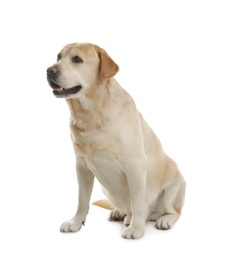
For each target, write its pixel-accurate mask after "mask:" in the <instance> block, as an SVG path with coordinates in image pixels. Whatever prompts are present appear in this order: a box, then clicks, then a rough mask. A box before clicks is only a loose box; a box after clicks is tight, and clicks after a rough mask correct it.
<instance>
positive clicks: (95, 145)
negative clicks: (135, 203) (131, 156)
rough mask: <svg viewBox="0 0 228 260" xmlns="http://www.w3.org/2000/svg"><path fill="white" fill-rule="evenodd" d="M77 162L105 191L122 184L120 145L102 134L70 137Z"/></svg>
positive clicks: (122, 170) (122, 171)
mask: <svg viewBox="0 0 228 260" xmlns="http://www.w3.org/2000/svg"><path fill="white" fill-rule="evenodd" d="M72 141H73V146H74V151H75V154H76V156H77V160H80V161H81V162H82V163H83V164H84V165H85V166H86V167H87V168H88V169H89V170H90V171H91V172H92V173H93V174H94V176H96V177H97V179H98V180H99V182H100V183H101V184H102V185H103V186H104V187H106V188H107V189H113V186H118V185H119V183H122V182H124V179H125V176H124V169H123V162H122V159H121V152H120V150H121V146H120V143H119V142H118V141H117V140H116V139H114V138H113V137H112V136H109V135H107V134H104V133H98V134H95V135H94V134H93V135H88V136H84V137H82V136H78V135H75V134H73V136H72Z"/></svg>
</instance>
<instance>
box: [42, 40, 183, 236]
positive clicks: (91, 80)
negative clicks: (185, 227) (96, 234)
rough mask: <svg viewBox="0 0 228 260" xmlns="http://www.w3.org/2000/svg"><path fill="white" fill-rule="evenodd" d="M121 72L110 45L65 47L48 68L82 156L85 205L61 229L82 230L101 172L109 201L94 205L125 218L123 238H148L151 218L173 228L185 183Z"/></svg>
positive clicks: (78, 154)
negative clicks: (122, 83) (108, 49)
mask: <svg viewBox="0 0 228 260" xmlns="http://www.w3.org/2000/svg"><path fill="white" fill-rule="evenodd" d="M118 70H119V67H118V65H117V64H116V63H115V62H114V61H113V60H112V58H111V57H110V56H109V55H108V54H107V52H106V51H105V50H104V49H102V48H100V47H99V46H97V45H94V44H89V43H74V44H68V45H66V46H65V47H64V48H63V49H62V50H61V52H60V53H59V54H58V56H57V62H56V63H55V64H54V65H53V66H51V67H49V68H48V69H47V80H48V83H49V85H50V86H51V88H52V89H53V94H54V95H55V96H56V97H57V98H65V99H66V102H67V104H68V106H69V110H70V130H71V138H72V143H73V147H74V152H75V155H76V161H77V166H76V169H77V179H78V186H79V197H78V208H77V212H76V214H75V216H74V217H73V218H72V219H71V220H69V221H66V222H64V223H63V224H62V226H61V228H60V230H61V231H62V232H76V231H79V230H80V229H81V227H82V225H83V224H84V223H85V220H86V216H87V214H88V211H89V203H90V197H91V192H92V189H93V184H94V177H96V178H97V180H98V181H99V182H100V183H101V186H102V189H103V192H104V194H105V195H106V197H107V198H108V201H106V200H103V201H97V202H95V204H97V205H99V206H101V207H104V208H111V209H112V211H111V214H110V220H123V221H124V224H125V226H126V227H125V229H124V230H123V232H122V237H124V238H127V239H137V238H141V237H142V236H143V234H144V229H145V223H146V221H149V220H153V221H156V224H155V226H156V228H158V229H161V230H166V229H170V228H171V227H172V226H173V224H174V223H175V221H177V220H178V218H179V216H180V214H181V209H182V207H183V204H184V196H185V186H186V185H185V181H184V179H183V177H182V175H181V173H180V171H179V169H178V167H177V165H176V163H175V162H174V161H173V160H172V159H171V158H170V157H168V156H167V155H166V154H165V153H164V151H163V149H162V146H161V144H160V141H159V140H158V138H157V137H156V135H155V133H154V132H153V130H152V129H151V128H150V127H149V125H148V124H147V123H146V121H145V120H144V118H143V117H142V115H141V114H140V113H139V112H138V110H137V108H136V105H135V102H134V101H133V99H132V97H131V96H130V95H129V94H128V93H127V92H126V91H125V90H124V89H123V88H122V87H121V86H120V85H119V84H118V82H117V81H116V80H115V78H114V76H115V75H116V73H117V72H118Z"/></svg>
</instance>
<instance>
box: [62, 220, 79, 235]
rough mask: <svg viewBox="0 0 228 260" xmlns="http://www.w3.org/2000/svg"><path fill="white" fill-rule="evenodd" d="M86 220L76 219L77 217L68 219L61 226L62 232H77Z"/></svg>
mask: <svg viewBox="0 0 228 260" xmlns="http://www.w3.org/2000/svg"><path fill="white" fill-rule="evenodd" d="M82 225H84V222H79V221H76V220H75V219H71V220H68V221H66V222H64V223H63V224H62V226H61V227H60V231H61V232H66V233H68V232H77V231H79V230H80V229H81V227H82Z"/></svg>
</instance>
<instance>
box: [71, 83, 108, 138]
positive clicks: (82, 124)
mask: <svg viewBox="0 0 228 260" xmlns="http://www.w3.org/2000/svg"><path fill="white" fill-rule="evenodd" d="M109 92H110V90H109V88H108V86H107V84H100V85H99V86H94V87H91V88H90V91H89V92H87V93H86V94H83V95H81V96H79V97H78V98H74V99H66V102H67V104H68V106H69V109H70V115H71V127H74V128H75V129H76V130H77V132H78V133H83V134H86V133H91V132H96V131H99V130H100V129H102V128H103V127H104V125H105V124H106V121H107V118H106V116H105V114H106V109H107V106H108V105H109V99H110V93H109Z"/></svg>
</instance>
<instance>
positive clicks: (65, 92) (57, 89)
mask: <svg viewBox="0 0 228 260" xmlns="http://www.w3.org/2000/svg"><path fill="white" fill-rule="evenodd" d="M58 75H59V70H58V68H57V67H56V66H52V67H50V68H48V69H47V81H48V83H49V85H50V87H51V88H52V89H53V94H54V95H55V96H56V97H59V98H67V97H69V96H70V95H74V94H77V93H78V92H79V91H80V90H81V89H82V86H81V85H77V86H74V87H72V88H68V89H65V88H63V87H61V86H60V85H58V84H57V83H56V81H57V80H56V79H57V77H58Z"/></svg>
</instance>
